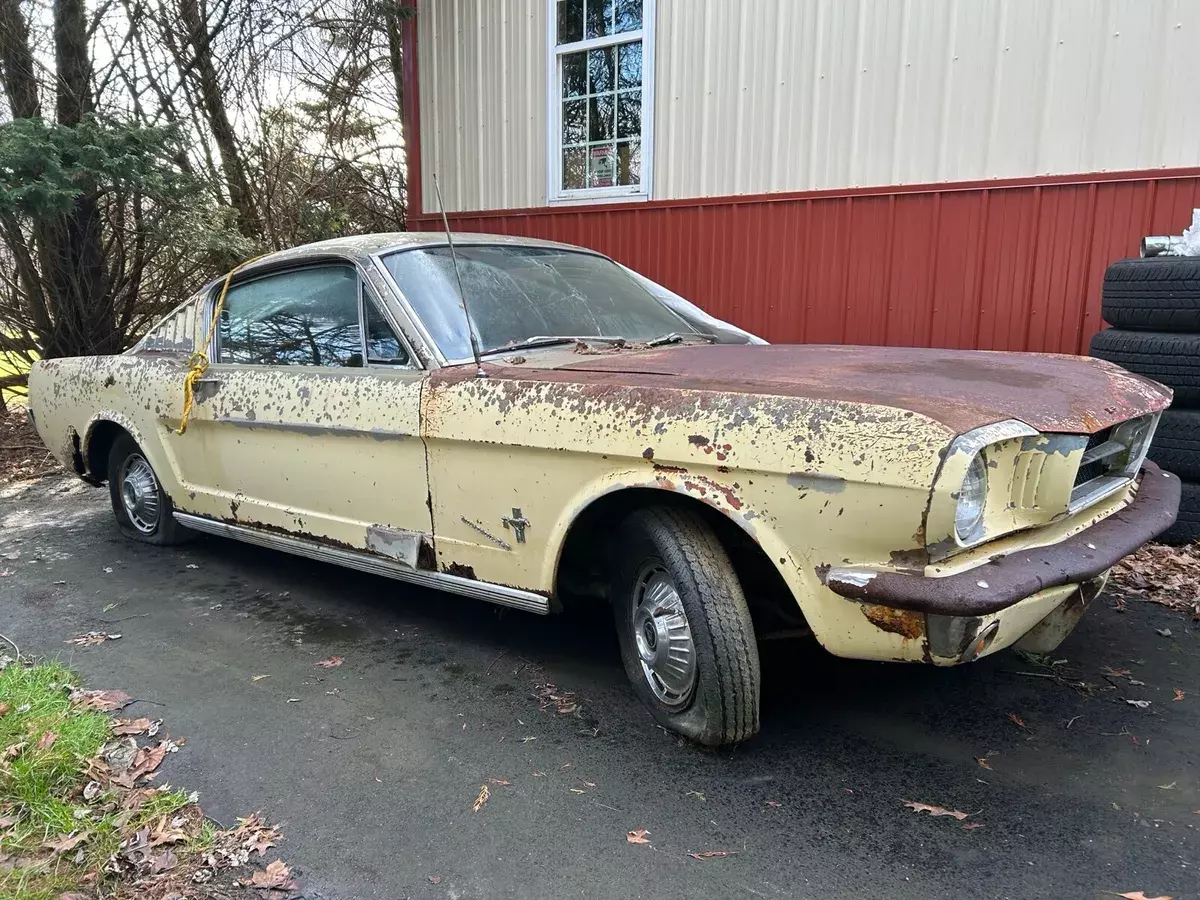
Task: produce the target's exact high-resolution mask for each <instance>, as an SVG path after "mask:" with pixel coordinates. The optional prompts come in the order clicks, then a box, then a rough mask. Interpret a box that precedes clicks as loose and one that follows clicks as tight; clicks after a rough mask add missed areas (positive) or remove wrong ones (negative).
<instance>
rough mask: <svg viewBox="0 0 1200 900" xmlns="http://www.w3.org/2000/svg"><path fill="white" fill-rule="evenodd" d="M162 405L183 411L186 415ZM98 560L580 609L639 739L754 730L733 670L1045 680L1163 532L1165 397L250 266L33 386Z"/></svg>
mask: <svg viewBox="0 0 1200 900" xmlns="http://www.w3.org/2000/svg"><path fill="white" fill-rule="evenodd" d="M185 382H186V383H187V388H186V390H185ZM30 398H31V404H30V405H31V414H32V415H33V416H34V419H35V423H36V427H37V429H38V431H39V433H40V435H41V437H42V440H43V441H45V443H46V445H47V446H48V447H50V448H51V449H52V450H53V451H55V452H56V453H57V455H58V456H59V458H60V459H61V460H62V461H63V463H64V464H65V465H66V466H68V467H69V468H72V469H73V470H74V471H75V472H77V473H78V475H79V476H80V477H81V478H83V479H84V480H86V481H88V482H89V483H91V484H95V485H100V484H104V483H107V485H108V488H109V491H110V493H111V498H112V508H113V512H114V514H115V516H116V521H117V524H118V525H119V527H120V529H121V530H122V531H123V532H124V533H125V534H126V535H128V536H129V537H130V538H132V539H134V540H138V541H144V542H148V543H153V544H168V543H172V542H176V541H180V540H183V539H185V538H187V537H190V536H193V535H194V534H195V533H196V532H204V533H208V534H214V535H222V536H226V537H231V538H237V539H239V540H243V541H249V542H252V543H255V544H260V545H262V546H264V547H269V548H274V549H276V550H281V551H286V552H290V553H298V554H303V555H305V556H309V557H313V558H315V559H318V560H324V561H328V562H330V563H336V564H340V565H344V566H350V567H353V568H356V569H362V570H365V571H367V572H373V573H378V574H380V575H385V576H390V577H393V578H396V579H399V580H401V581H406V582H411V583H415V584H420V585H426V586H430V587H434V588H439V589H442V590H445V591H450V592H454V593H457V594H461V595H466V596H468V597H473V598H477V599H480V600H487V601H491V602H494V603H499V604H505V605H508V606H512V607H517V608H518V609H522V610H527V611H529V612H532V613H543V614H545V613H551V612H556V611H559V610H561V609H563V608H564V606H569V605H570V604H571V603H574V602H582V600H583V598H589V597H591V598H595V597H602V598H604V599H606V600H607V602H609V603H610V604H611V606H612V609H613V614H614V619H615V623H616V629H617V635H618V638H619V641H618V642H619V646H620V652H621V656H622V658H623V663H624V667H625V669H626V670H627V673H628V675H629V678H630V680H631V682H632V684H633V686H634V690H635V691H636V692H637V694H638V695H639V697H640V698H641V700H642V701H644V703H645V705H646V706H647V707H648V708H649V710H650V711H651V713H652V714H653V716H654V717H655V718H656V719H657V720H658V722H659V723H661V724H662V725H663V726H665V727H667V728H669V729H673V730H674V731H676V732H679V733H681V734H683V735H686V736H687V737H689V738H691V739H692V740H694V741H697V742H699V743H702V744H708V745H720V744H728V743H733V742H738V741H742V740H745V739H746V738H749V737H750V736H752V735H753V734H755V733H756V732H757V731H758V729H759V696H760V672H759V655H758V645H759V642H760V641H762V640H764V639H767V638H771V637H776V636H780V635H792V634H796V635H799V634H807V635H811V636H812V637H814V638H815V639H816V641H817V642H819V643H820V644H821V645H822V646H823V647H824V648H826V649H827V650H828V651H830V652H832V653H834V654H837V655H838V656H843V657H851V658H857V659H864V660H896V661H904V662H924V663H930V664H933V665H939V666H951V665H957V664H961V663H967V662H970V661H972V660H976V659H979V658H980V657H982V656H985V655H987V654H990V653H995V652H997V651H999V650H1001V649H1003V648H1006V647H1010V646H1013V645H1018V646H1020V647H1023V648H1026V649H1028V650H1031V651H1035V652H1047V651H1049V650H1051V649H1052V648H1054V647H1055V646H1057V645H1058V643H1059V642H1061V641H1062V640H1063V639H1064V638H1065V637H1066V636H1067V635H1068V634H1069V633H1070V631H1071V629H1072V628H1073V627H1074V625H1075V623H1076V622H1077V621H1078V620H1079V618H1080V616H1081V615H1082V614H1083V612H1084V610H1085V609H1086V607H1087V606H1088V604H1089V603H1090V602H1091V601H1092V600H1093V599H1094V598H1095V597H1096V596H1097V594H1098V593H1099V592H1100V590H1101V589H1102V587H1103V585H1104V582H1105V578H1106V576H1107V573H1108V570H1109V568H1110V567H1111V566H1112V565H1113V564H1114V563H1115V562H1116V561H1117V560H1119V559H1120V558H1121V557H1123V556H1124V555H1126V554H1128V553H1130V552H1132V551H1133V550H1134V549H1136V548H1137V547H1138V546H1140V545H1141V544H1142V543H1144V542H1145V541H1147V540H1149V539H1151V538H1152V537H1154V536H1155V535H1157V534H1159V533H1160V532H1161V531H1163V530H1165V529H1166V528H1168V527H1169V526H1170V525H1171V524H1172V522H1173V521H1174V517H1175V514H1176V509H1177V506H1178V500H1179V492H1180V486H1179V480H1178V479H1177V478H1175V477H1174V476H1172V475H1170V474H1168V473H1166V472H1163V471H1160V470H1159V469H1158V468H1156V467H1155V466H1154V465H1153V464H1152V463H1149V462H1147V461H1146V460H1145V457H1146V451H1147V448H1148V447H1149V445H1150V442H1151V440H1152V439H1153V435H1154V429H1155V425H1156V423H1157V420H1158V416H1159V414H1160V412H1161V411H1162V410H1163V409H1164V408H1165V407H1167V406H1168V404H1169V403H1170V399H1171V396H1170V392H1169V391H1168V390H1167V389H1166V388H1164V387H1162V386H1160V385H1158V384H1156V383H1154V382H1152V381H1148V380H1147V379H1145V378H1142V377H1139V376H1136V375H1132V374H1130V373H1128V372H1126V371H1124V370H1123V369H1121V368H1118V367H1116V366H1114V365H1112V364H1109V363H1106V362H1103V361H1101V360H1097V359H1086V358H1078V357H1069V356H1056V355H1047V354H1017V353H997V352H975V351H970V352H968V351H955V350H929V349H906V348H884V347H844V346H785V345H766V344H763V342H761V341H758V340H757V339H755V338H753V336H751V335H747V334H746V333H745V332H741V331H739V330H737V329H736V328H733V327H732V326H729V325H727V324H725V323H722V322H719V321H717V320H715V319H711V318H709V317H707V316H705V315H704V314H703V313H701V312H700V311H699V310H698V309H696V308H695V307H693V306H690V305H689V304H687V303H686V301H683V300H682V299H681V298H678V297H676V296H675V295H673V294H671V292H670V291H667V290H666V289H664V288H662V287H660V286H658V285H656V284H654V283H653V282H651V281H649V280H648V279H645V278H643V277H641V276H639V275H637V274H635V273H633V272H631V271H630V270H628V269H625V268H624V267H622V266H620V265H618V264H617V263H615V262H614V261H612V260H611V259H609V258H607V257H605V256H603V255H601V254H599V253H595V252H592V251H590V250H586V249H582V248H579V247H572V246H567V245H562V244H554V243H549V242H544V241H536V240H531V239H522V238H505V237H497V236H495V235H470V234H461V235H457V236H454V237H453V238H451V236H450V235H448V234H417V233H409V234H391V235H371V236H365V237H356V238H345V239H339V240H335V241H330V242H325V243H320V244H314V245H309V246H305V247H300V248H296V249H293V250H288V251H284V252H281V253H275V254H272V255H269V256H267V257H265V258H262V259H259V260H256V261H254V262H253V263H251V264H249V265H246V266H244V267H241V268H239V269H238V270H236V271H234V272H232V273H230V274H229V276H228V277H226V278H224V279H221V280H219V281H216V282H214V283H213V284H210V285H209V286H208V287H206V288H205V289H203V290H201V291H199V292H198V293H197V294H196V295H195V296H193V297H191V298H190V299H189V300H187V301H186V302H184V303H183V304H182V305H180V306H179V307H178V308H177V309H175V311H173V312H172V313H171V314H170V315H168V316H167V317H166V318H165V319H163V320H162V321H161V322H160V323H158V324H157V325H156V326H155V327H153V328H152V329H151V330H150V331H149V332H148V333H147V334H146V335H145V337H144V338H143V339H142V340H141V342H140V343H138V344H137V345H136V346H135V347H133V348H132V349H130V350H129V351H127V352H125V353H123V354H121V355H117V356H106V357H96V358H87V359H53V360H43V361H40V362H38V363H37V364H36V365H35V366H34V368H33V371H32V373H31V375H30Z"/></svg>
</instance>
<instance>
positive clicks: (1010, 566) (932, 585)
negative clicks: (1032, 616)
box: [825, 462, 1180, 616]
mask: <svg viewBox="0 0 1200 900" xmlns="http://www.w3.org/2000/svg"><path fill="white" fill-rule="evenodd" d="M1179 492H1180V484H1179V479H1178V478H1177V477H1176V476H1175V475H1172V474H1170V473H1169V472H1164V471H1162V470H1161V469H1160V468H1159V467H1158V466H1156V465H1154V464H1153V463H1151V462H1147V463H1145V464H1144V466H1143V468H1142V480H1141V485H1140V487H1139V488H1138V492H1137V496H1135V497H1134V500H1133V502H1132V503H1130V504H1129V505H1128V506H1126V507H1125V508H1124V509H1122V510H1120V511H1118V512H1116V513H1113V514H1112V515H1111V516H1109V517H1108V518H1107V519H1103V520H1101V521H1099V522H1097V523H1096V524H1095V525H1093V526H1092V527H1090V528H1087V529H1085V530H1083V531H1081V532H1079V533H1078V534H1075V535H1072V536H1071V537H1069V538H1067V539H1066V540H1064V541H1060V542H1059V543H1057V544H1051V545H1050V546H1047V547H1035V548H1032V549H1029V550H1019V551H1015V552H1013V553H1009V554H1008V555H1007V556H1002V557H999V558H997V559H994V560H991V561H990V562H987V563H984V564H983V565H980V566H977V567H976V568H974V569H970V570H968V571H966V572H959V573H958V574H956V575H947V576H945V577H942V578H929V577H926V576H923V575H904V574H900V573H898V572H880V573H878V574H873V573H872V574H869V575H859V574H857V573H851V572H844V571H843V572H839V571H838V570H837V569H832V570H830V571H829V573H828V575H827V576H826V578H825V584H826V586H827V587H828V588H829V589H830V590H831V591H833V592H834V593H836V594H840V595H841V596H843V597H848V598H850V599H851V600H861V601H863V602H866V603H874V604H879V605H880V606H891V607H894V608H897V609H909V610H913V611H915V612H923V613H932V614H934V615H942V616H981V615H986V614H988V613H994V612H998V611H1000V610H1002V609H1005V608H1006V607H1009V606H1012V605H1013V604H1014V603H1017V602H1019V601H1021V600H1023V599H1025V598H1026V597H1029V596H1031V595H1033V594H1036V593H1037V592H1038V591H1044V590H1046V589H1048V588H1053V587H1058V586H1060V585H1066V584H1078V583H1080V582H1083V581H1088V580H1089V579H1092V578H1096V577H1097V576H1099V575H1101V574H1103V573H1104V572H1105V571H1107V570H1108V569H1109V568H1111V567H1112V565H1113V564H1114V563H1115V562H1117V561H1118V560H1120V559H1122V558H1123V557H1125V556H1128V555H1129V554H1130V553H1132V552H1133V551H1134V550H1136V549H1137V548H1138V547H1140V546H1142V544H1144V543H1146V542H1147V541H1149V540H1151V539H1153V538H1155V537H1157V536H1158V535H1160V534H1162V533H1163V532H1164V531H1166V530H1167V529H1168V528H1170V527H1171V526H1172V525H1173V524H1174V523H1175V516H1176V514H1177V513H1178V511H1179Z"/></svg>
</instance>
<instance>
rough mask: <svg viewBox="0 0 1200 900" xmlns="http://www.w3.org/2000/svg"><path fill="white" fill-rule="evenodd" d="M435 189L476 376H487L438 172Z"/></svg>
mask: <svg viewBox="0 0 1200 900" xmlns="http://www.w3.org/2000/svg"><path fill="white" fill-rule="evenodd" d="M433 189H434V191H435V192H436V193H437V201H438V210H439V211H440V212H441V214H442V227H443V228H445V229H446V243H447V244H449V245H450V262H451V263H453V265H454V280H455V281H457V282H458V299H459V300H460V301H462V311H463V316H464V317H466V320H467V336H468V337H469V338H470V339H471V356H472V357H473V358H474V360H475V377H476V378H487V372H485V371H483V363H481V362H480V361H479V338H477V337H476V336H475V323H474V322H472V321H471V310H470V309H469V308H468V307H467V292H466V291H464V290H463V283H462V273H461V272H459V271H458V254H457V253H455V252H454V237H453V235H451V234H450V220H449V219H448V218H446V204H445V203H443V202H442V188H441V185H439V184H438V177H437V173H436V172H435V173H434V175H433Z"/></svg>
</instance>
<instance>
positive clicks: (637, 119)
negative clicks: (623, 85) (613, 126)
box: [617, 91, 642, 138]
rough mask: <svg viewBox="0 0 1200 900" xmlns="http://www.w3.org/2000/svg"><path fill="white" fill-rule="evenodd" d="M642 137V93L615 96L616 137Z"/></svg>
mask: <svg viewBox="0 0 1200 900" xmlns="http://www.w3.org/2000/svg"><path fill="white" fill-rule="evenodd" d="M641 136H642V92H641V91H635V92H634V93H632V94H617V137H619V138H630V137H632V138H640V137H641Z"/></svg>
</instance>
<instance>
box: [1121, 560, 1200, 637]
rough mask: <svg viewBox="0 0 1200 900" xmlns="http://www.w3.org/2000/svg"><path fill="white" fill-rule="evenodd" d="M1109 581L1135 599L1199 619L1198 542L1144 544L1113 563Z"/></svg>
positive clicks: (1199, 564)
mask: <svg viewBox="0 0 1200 900" xmlns="http://www.w3.org/2000/svg"><path fill="white" fill-rule="evenodd" d="M1113 581H1114V583H1116V584H1117V585H1119V586H1120V587H1121V588H1123V589H1124V590H1125V591H1126V592H1127V593H1129V594H1132V595H1134V596H1135V597H1136V599H1138V600H1141V601H1143V602H1146V603H1155V604H1158V605H1159V606H1165V607H1167V608H1168V609H1171V610H1174V611H1175V612H1178V613H1184V614H1187V615H1191V617H1192V618H1193V619H1197V620H1200V593H1198V592H1197V589H1196V586H1197V585H1200V544H1190V545H1188V546H1186V547H1168V546H1166V545H1165V544H1146V545H1145V546H1144V547H1142V548H1140V549H1139V550H1137V551H1135V552H1134V553H1133V554H1132V555H1130V556H1127V557H1125V559H1123V560H1121V561H1120V562H1119V563H1117V564H1116V565H1115V566H1114V567H1113Z"/></svg>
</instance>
